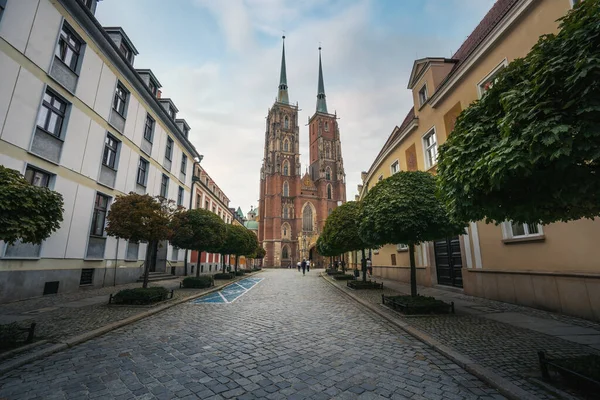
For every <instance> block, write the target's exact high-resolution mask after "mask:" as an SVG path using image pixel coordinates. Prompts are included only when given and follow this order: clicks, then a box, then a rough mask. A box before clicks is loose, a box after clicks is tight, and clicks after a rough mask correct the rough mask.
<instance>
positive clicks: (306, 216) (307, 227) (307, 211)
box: [302, 203, 313, 232]
mask: <svg viewBox="0 0 600 400" xmlns="http://www.w3.org/2000/svg"><path fill="white" fill-rule="evenodd" d="M309 204H310V203H309ZM302 230H303V231H304V232H312V231H313V211H312V207H311V206H310V205H308V204H307V205H306V206H305V207H304V211H302Z"/></svg>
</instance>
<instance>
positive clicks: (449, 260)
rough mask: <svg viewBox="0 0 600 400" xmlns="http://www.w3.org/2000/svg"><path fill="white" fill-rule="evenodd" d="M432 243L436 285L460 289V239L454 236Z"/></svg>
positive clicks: (461, 282) (461, 281)
mask: <svg viewBox="0 0 600 400" xmlns="http://www.w3.org/2000/svg"><path fill="white" fill-rule="evenodd" d="M433 243H434V249H435V268H436V272H437V281H438V284H440V285H447V286H453V287H459V288H462V287H463V279H462V257H461V254H460V239H459V238H458V236H455V237H452V238H448V239H443V240H436V241H434V242H433Z"/></svg>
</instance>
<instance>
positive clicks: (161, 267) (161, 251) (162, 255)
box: [152, 240, 169, 272]
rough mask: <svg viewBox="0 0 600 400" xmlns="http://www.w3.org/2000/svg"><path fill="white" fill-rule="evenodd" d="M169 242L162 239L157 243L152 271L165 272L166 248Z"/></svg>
mask: <svg viewBox="0 0 600 400" xmlns="http://www.w3.org/2000/svg"><path fill="white" fill-rule="evenodd" d="M168 249H169V242H167V241H166V240H163V241H162V242H160V243H158V251H157V252H156V268H155V269H154V271H152V272H165V271H166V270H167V250H168Z"/></svg>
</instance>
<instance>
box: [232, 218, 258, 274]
mask: <svg viewBox="0 0 600 400" xmlns="http://www.w3.org/2000/svg"><path fill="white" fill-rule="evenodd" d="M248 234H251V235H254V234H253V233H252V232H250V231H249V230H248V229H246V228H245V227H243V226H241V225H228V226H227V239H226V241H225V251H226V253H227V254H233V255H235V272H237V270H238V261H239V257H240V256H243V255H246V254H247V253H251V252H252V250H254V248H253V247H252V242H251V238H250V237H249V236H248Z"/></svg>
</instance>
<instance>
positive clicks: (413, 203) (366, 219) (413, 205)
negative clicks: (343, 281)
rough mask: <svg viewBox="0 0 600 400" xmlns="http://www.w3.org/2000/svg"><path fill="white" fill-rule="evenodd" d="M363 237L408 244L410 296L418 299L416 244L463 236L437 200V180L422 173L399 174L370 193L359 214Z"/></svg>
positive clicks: (461, 228)
mask: <svg viewBox="0 0 600 400" xmlns="http://www.w3.org/2000/svg"><path fill="white" fill-rule="evenodd" d="M358 220H359V227H358V230H359V234H360V236H361V237H362V238H363V240H364V241H365V243H370V244H371V245H373V246H383V245H386V244H396V243H406V244H408V251H409V257H410V294H411V296H413V297H414V296H417V268H416V265H415V245H416V244H419V243H421V242H428V241H432V240H436V239H442V238H445V237H449V236H453V235H458V234H463V233H464V230H465V225H461V224H455V223H452V221H451V220H450V218H449V217H448V215H447V213H446V210H445V208H444V207H443V204H442V202H441V201H440V200H439V199H438V198H437V197H436V179H435V177H434V176H433V175H431V174H429V173H427V172H422V171H414V172H398V173H396V174H394V175H392V176H391V177H389V178H387V179H384V180H383V181H381V182H379V183H378V184H377V185H375V187H373V189H371V190H370V191H369V193H367V195H366V196H365V197H364V199H363V201H362V206H361V208H360V213H359V218H358Z"/></svg>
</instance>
